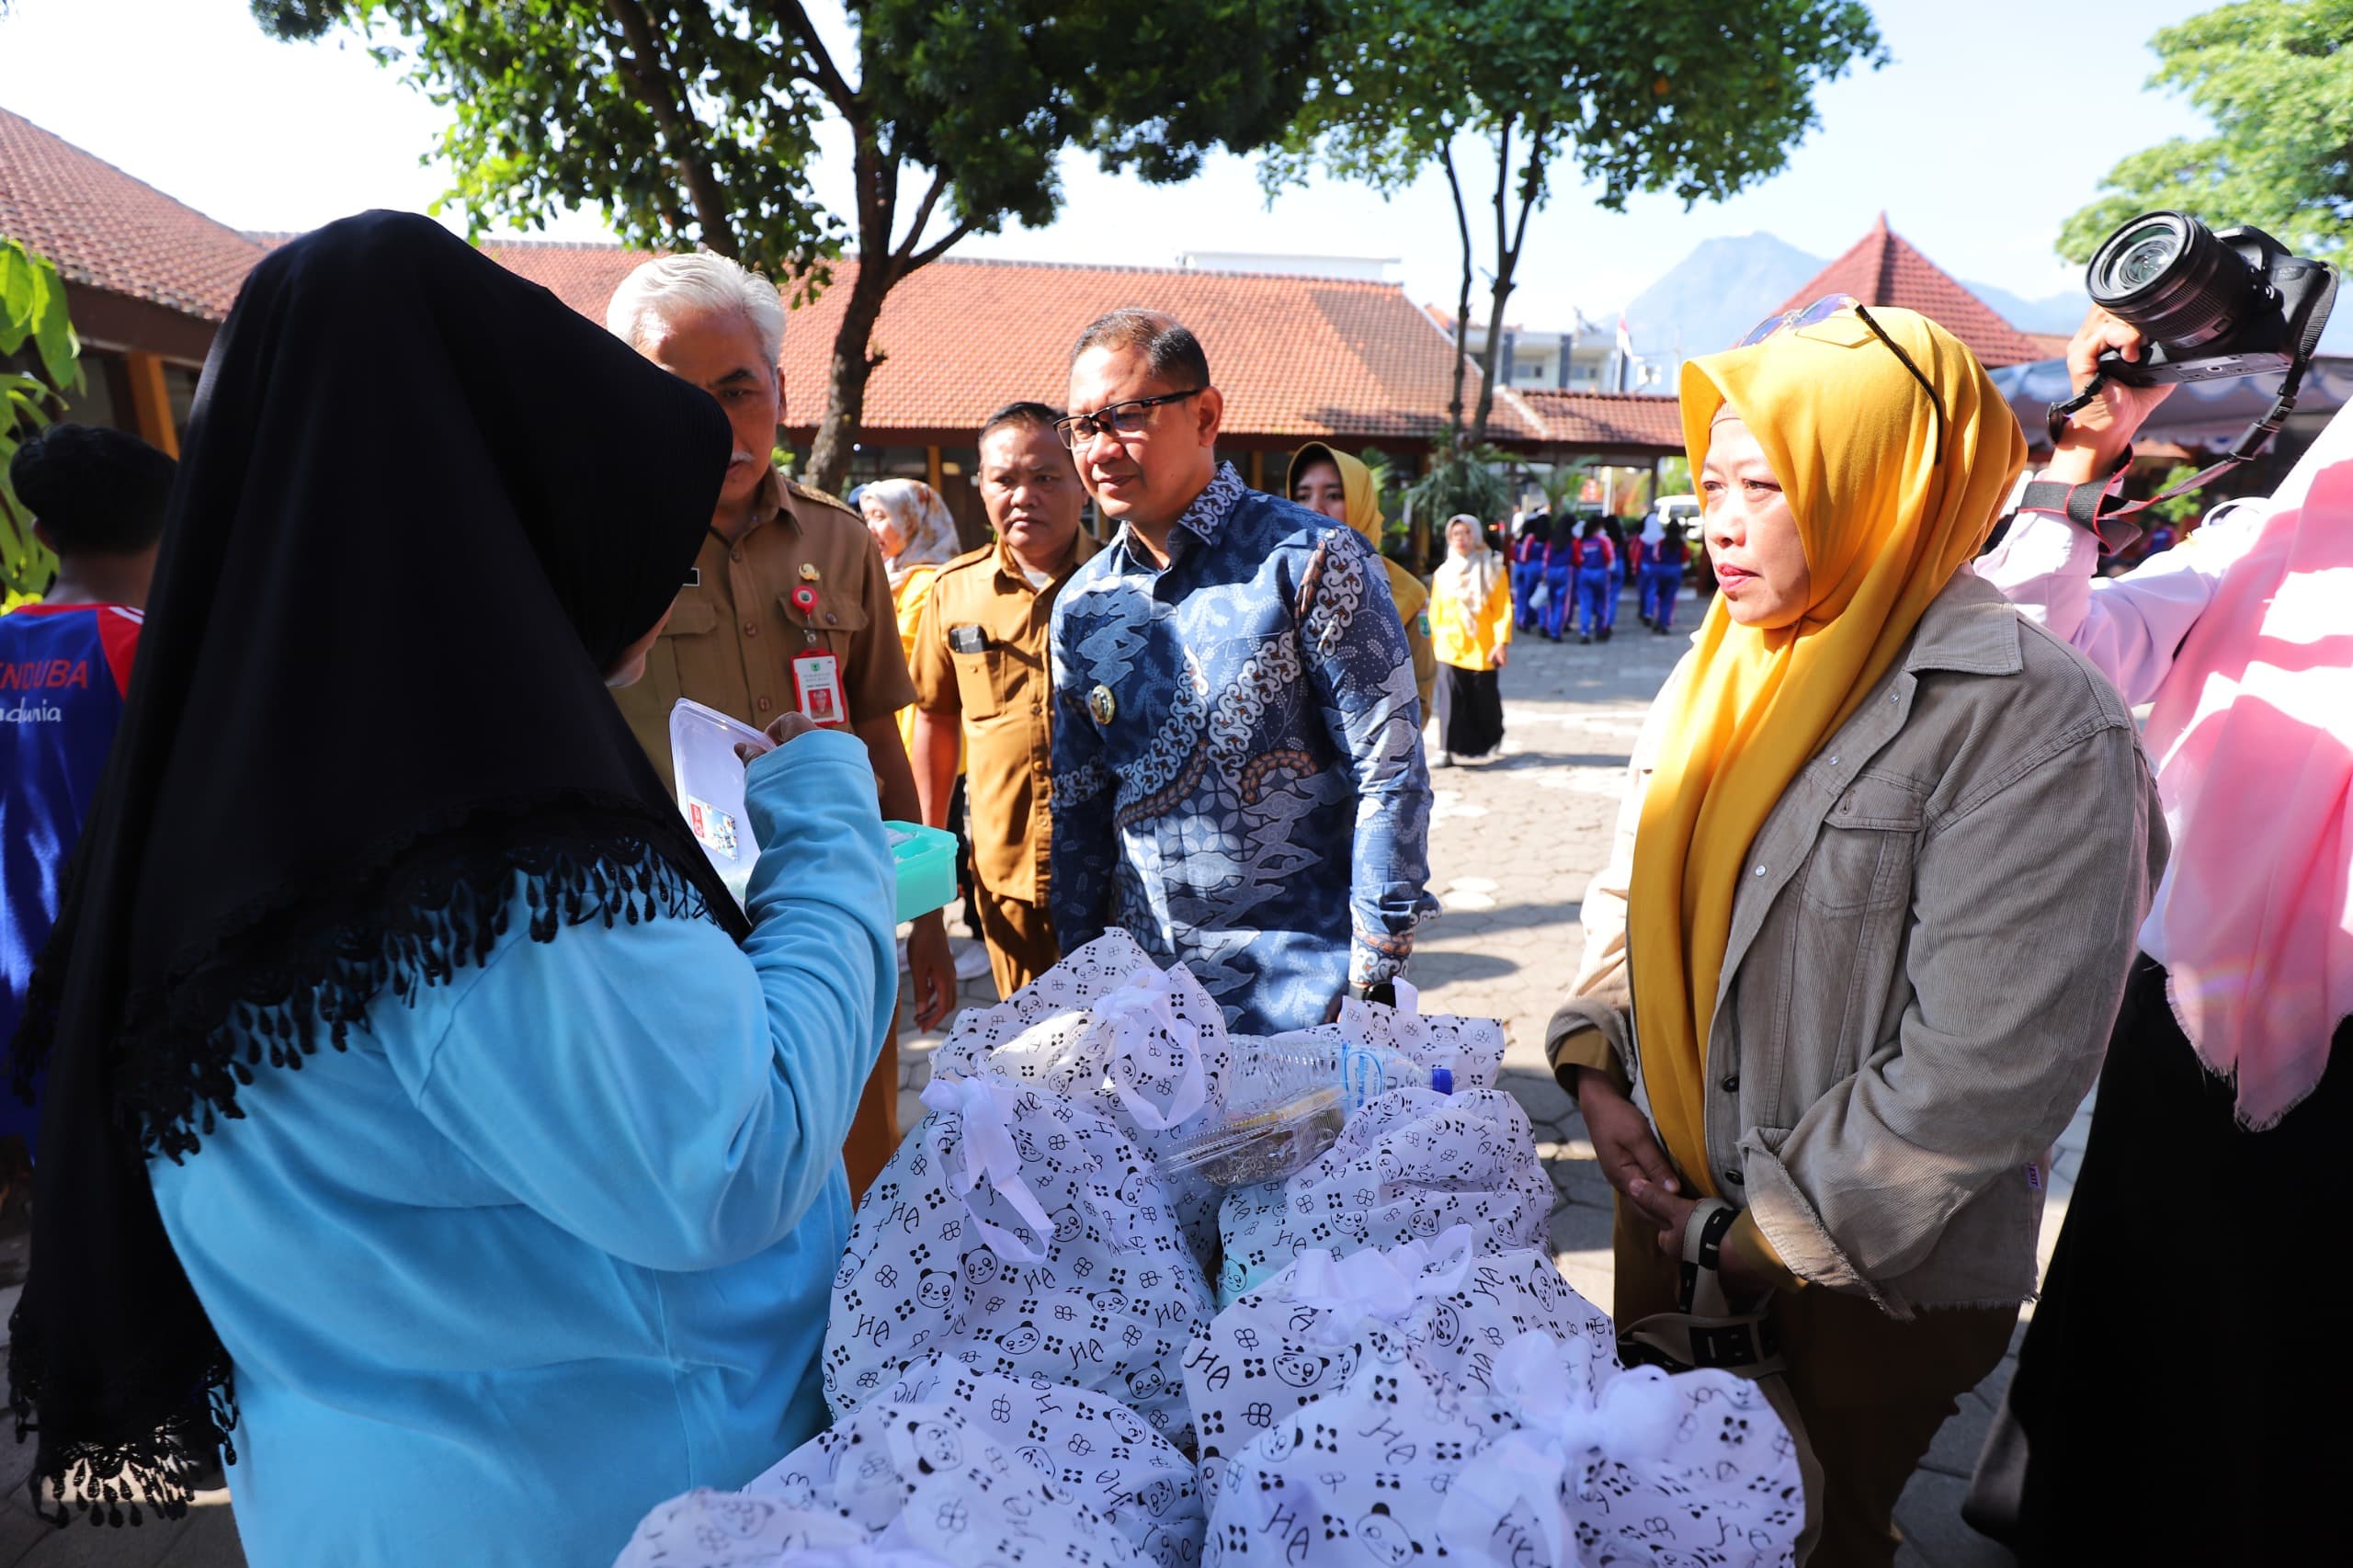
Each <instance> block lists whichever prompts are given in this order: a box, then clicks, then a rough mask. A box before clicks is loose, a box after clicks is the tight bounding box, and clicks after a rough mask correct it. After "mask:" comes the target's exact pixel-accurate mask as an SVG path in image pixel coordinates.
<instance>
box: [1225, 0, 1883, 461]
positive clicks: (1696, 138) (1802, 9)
mask: <svg viewBox="0 0 2353 1568" xmlns="http://www.w3.org/2000/svg"><path fill="white" fill-rule="evenodd" d="M1884 59H1885V51H1884V50H1883V49H1882V47H1881V43H1880V40H1879V34H1878V31H1877V29H1876V28H1875V27H1874V26H1873V24H1872V21H1871V17H1870V12H1869V11H1868V10H1867V9H1866V8H1865V7H1864V6H1862V5H1860V4H1859V3H1857V0H1740V3H1736V4H1722V5H1709V6H1688V5H1661V4H1658V3H1657V0H1370V4H1365V5H1360V6H1356V7H1354V8H1353V9H1352V10H1351V12H1350V14H1349V20H1348V22H1347V26H1346V28H1345V29H1344V31H1343V32H1342V33H1341V34H1340V35H1338V36H1337V37H1336V38H1335V39H1334V40H1332V42H1331V44H1330V45H1329V47H1327V49H1326V50H1325V51H1324V60H1323V63H1322V64H1321V66H1320V67H1319V69H1318V72H1317V74H1316V75H1315V77H1314V79H1313V80H1312V81H1311V82H1310V83H1309V84H1308V91H1307V98H1306V102H1305V104H1304V105H1303V107H1302V111H1301V114H1300V117H1299V119H1298V121H1297V123H1296V125H1295V127H1294V129H1293V131H1292V133H1291V134H1290V136H1289V137H1288V138H1286V140H1285V141H1284V142H1283V144H1282V145H1281V147H1280V148H1279V150H1278V151H1277V152H1276V153H1274V154H1273V155H1271V156H1269V157H1268V158H1267V160H1266V161H1265V163H1264V165H1263V167H1262V176H1263V181H1264V183H1265V185H1266V187H1267V190H1268V192H1269V193H1270V194H1271V193H1272V192H1273V191H1275V190H1277V189H1279V188H1280V187H1282V186H1284V185H1286V184H1290V183H1294V182H1299V181H1302V180H1304V179H1305V178H1306V176H1308V174H1309V173H1310V172H1311V171H1312V170H1313V169H1315V168H1319V167H1321V168H1324V169H1328V170H1330V171H1332V172H1334V173H1336V174H1338V175H1341V176H1345V177H1348V178H1353V179H1358V180H1361V181H1364V182H1365V183H1367V184H1369V185H1370V186H1372V187H1373V188H1375V189H1376V190H1379V191H1381V192H1382V193H1383V194H1384V195H1386V194H1392V193H1394V192H1396V191H1398V190H1401V189H1403V188H1404V187H1405V186H1407V185H1409V184H1411V183H1412V182H1413V181H1414V180H1415V179H1416V178H1418V177H1419V176H1421V175H1422V174H1423V173H1424V172H1426V171H1427V170H1428V169H1429V168H1430V167H1431V166H1432V165H1437V166H1438V167H1439V168H1440V169H1442V170H1443V171H1444V173H1445V175H1446V177H1447V180H1448V183H1449V188H1450V190H1451V192H1452V194H1453V198H1454V206H1455V218H1456V223H1457V228H1458V231H1459V234H1460V239H1461V247H1462V268H1461V283H1462V289H1461V304H1462V308H1461V310H1459V311H1458V312H1457V315H1456V327H1455V332H1456V343H1457V347H1458V348H1459V347H1460V346H1461V341H1462V333H1463V330H1464V329H1463V322H1462V318H1463V316H1464V315H1467V314H1468V306H1469V301H1470V295H1471V283H1472V275H1473V269H1474V267H1475V265H1476V256H1475V253H1474V246H1473V244H1472V221H1471V216H1470V206H1469V203H1468V201H1467V200H1466V199H1465V194H1464V191H1463V187H1462V179H1461V167H1460V166H1459V165H1458V162H1457V158H1458V148H1459V147H1461V145H1462V144H1463V143H1464V142H1465V141H1466V139H1475V140H1476V141H1478V142H1483V143H1484V144H1485V148H1486V151H1487V153H1488V154H1489V155H1490V156H1491V158H1492V160H1493V163H1494V166H1495V176H1494V185H1493V188H1492V190H1491V191H1489V192H1488V193H1487V199H1486V202H1485V205H1486V206H1487V207H1488V208H1489V209H1490V210H1491V214H1492V216H1491V220H1490V219H1483V220H1482V222H1481V227H1482V228H1488V229H1491V233H1490V234H1489V236H1488V238H1487V242H1486V249H1487V254H1488V255H1489V256H1491V257H1492V258H1493V267H1492V268H1491V281H1490V285H1489V289H1488V300H1489V310H1488V330H1487V340H1486V346H1485V348H1484V350H1483V357H1482V373H1483V389H1482V391H1481V393H1480V400H1479V406H1478V409H1477V411H1476V413H1475V414H1474V415H1472V418H1471V419H1470V421H1469V422H1468V423H1467V425H1466V424H1465V423H1464V421H1463V420H1462V418H1461V383H1460V369H1459V366H1460V356H1459V355H1458V357H1457V363H1458V372H1457V374H1458V381H1457V391H1456V394H1455V399H1454V403H1455V407H1454V411H1453V416H1452V420H1451V423H1452V424H1453V426H1455V429H1454V432H1453V439H1452V440H1451V441H1450V442H1449V448H1450V449H1464V448H1475V447H1477V446H1479V445H1481V444H1482V443H1483V442H1484V441H1485V439H1486V426H1487V422H1488V417H1489V415H1490V414H1491V412H1492V410H1493V406H1494V401H1495V382H1496V365H1497V359H1498V357H1499V354H1500V350H1501V347H1502V340H1503V327H1504V324H1505V320H1506V317H1505V311H1506V301H1508V300H1509V299H1510V297H1511V293H1512V290H1513V288H1514V283H1515V278H1516V277H1517V274H1518V267H1519V263H1520V259H1521V257H1522V255H1523V254H1524V250H1525V247H1526V244H1527V238H1528V222H1529V217H1530V216H1531V215H1532V214H1533V213H1534V212H1535V211H1536V210H1538V209H1539V208H1541V207H1542V206H1543V205H1544V204H1545V203H1546V201H1547V200H1548V199H1550V197H1551V194H1552V183H1553V180H1554V178H1555V176H1557V175H1558V174H1559V173H1560V172H1561V170H1562V168H1563V165H1567V166H1568V167H1570V168H1571V169H1573V170H1574V172H1575V174H1576V176H1577V177H1579V178H1580V179H1582V180H1584V181H1586V182H1588V183H1590V184H1591V185H1592V186H1594V187H1596V188H1595V189H1594V193H1593V199H1594V200H1595V201H1596V202H1597V204H1598V205H1600V206H1602V207H1604V208H1608V209H1610V210H1622V209H1623V208H1624V206H1625V203H1626V199H1627V198H1628V197H1630V196H1632V195H1634V194H1635V193H1636V192H1667V193H1671V194H1673V195H1675V196H1677V197H1678V198H1680V199H1682V200H1683V202H1684V203H1685V205H1686V206H1689V205H1691V204H1694V203H1697V202H1699V201H1702V200H1721V199H1724V198H1725V197H1728V196H1731V195H1732V194H1733V193H1734V192H1736V191H1738V190H1740V189H1742V188H1743V187H1746V186H1748V185H1751V184H1753V183H1755V182H1756V181H1757V180H1759V179H1762V178H1763V177H1765V176H1768V175H1770V174H1773V173H1774V172H1776V171H1778V170H1779V168H1781V166H1782V165H1784V163H1786V162H1787V160H1788V156H1789V149H1790V147H1791V146H1792V145H1794V144H1795V143H1796V142H1798V140H1799V139H1800V138H1802V136H1803V135H1804V133H1805V132H1806V131H1808V130H1810V129H1812V128H1813V125H1814V124H1815V123H1816V118H1815V114H1814V108H1813V89H1814V87H1815V86H1816V85H1818V84H1820V83H1823V82H1825V81H1829V80H1831V79H1833V78H1835V77H1836V76H1838V75H1840V74H1844V73H1845V72H1846V70H1847V68H1848V67H1849V66H1850V65H1851V64H1852V63H1853V62H1856V61H1857V60H1861V61H1864V62H1868V63H1871V64H1874V65H1876V64H1879V63H1881V62H1883V61H1884Z"/></svg>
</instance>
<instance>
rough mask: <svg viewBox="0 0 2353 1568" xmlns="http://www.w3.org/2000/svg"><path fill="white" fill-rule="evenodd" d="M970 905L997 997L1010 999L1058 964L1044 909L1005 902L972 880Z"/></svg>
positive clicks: (1011, 900) (1056, 946) (1019, 901)
mask: <svg viewBox="0 0 2353 1568" xmlns="http://www.w3.org/2000/svg"><path fill="white" fill-rule="evenodd" d="M972 901H973V903H976V904H978V905H979V906H980V911H981V939H982V940H983V941H984V942H986V943H987V944H988V945H989V972H990V973H991V974H993V975H995V977H996V994H997V995H998V996H999V997H1006V996H1010V995H1012V994H1014V993H1015V992H1017V991H1018V990H1020V989H1021V988H1022V987H1023V986H1025V985H1027V984H1029V983H1030V982H1031V981H1033V980H1035V979H1037V978H1038V977H1039V976H1040V975H1041V974H1043V973H1045V972H1046V971H1048V970H1050V969H1051V968H1053V967H1054V965H1055V964H1057V963H1059V962H1061V961H1062V956H1063V954H1062V948H1061V946H1060V945H1059V944H1057V943H1056V942H1055V940H1054V926H1053V922H1052V921H1051V919H1049V918H1048V917H1047V915H1046V906H1045V905H1044V904H1042V903H1029V902H1028V901H1026V900H1023V899H1017V898H1006V897H1005V896H1003V895H1002V894H1000V893H997V892H994V891H992V890H991V889H990V888H989V886H988V885H987V884H986V883H985V882H982V881H980V880H979V879H978V878H975V879H973V887H972Z"/></svg>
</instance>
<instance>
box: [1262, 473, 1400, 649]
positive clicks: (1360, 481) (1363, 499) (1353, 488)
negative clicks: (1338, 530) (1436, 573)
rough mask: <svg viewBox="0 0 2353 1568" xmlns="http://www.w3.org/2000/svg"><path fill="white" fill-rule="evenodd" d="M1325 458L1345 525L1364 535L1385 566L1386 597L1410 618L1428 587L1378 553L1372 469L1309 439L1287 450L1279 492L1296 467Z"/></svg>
mask: <svg viewBox="0 0 2353 1568" xmlns="http://www.w3.org/2000/svg"><path fill="white" fill-rule="evenodd" d="M1316 462H1327V463H1330V464H1331V465H1332V466H1333V467H1334V468H1336V469H1338V470H1339V471H1340V499H1341V500H1342V502H1343V503H1344V504H1345V505H1346V506H1347V516H1348V527H1350V528H1354V529H1356V530H1357V532H1358V533H1360V534H1362V535H1363V536H1364V541H1365V542H1366V543H1367V544H1369V545H1370V546H1372V552H1373V554H1375V555H1377V556H1380V557H1381V564H1382V565H1383V566H1385V567H1387V568H1388V569H1389V592H1390V597H1392V598H1394V599H1395V600H1396V601H1397V614H1398V616H1399V618H1400V619H1404V620H1406V621H1409V622H1410V621H1411V620H1412V619H1414V617H1415V616H1417V615H1419V614H1420V613H1421V612H1422V610H1423V608H1425V607H1426V606H1427V605H1428V603H1429V601H1430V594H1429V590H1428V589H1427V588H1426V587H1424V586H1422V583H1421V579H1419V578H1418V577H1415V575H1414V574H1412V573H1411V572H1408V571H1406V570H1405V569H1404V567H1403V566H1400V565H1398V564H1397V563H1396V562H1393V561H1392V560H1390V559H1389V558H1388V557H1387V556H1385V555H1381V524H1382V522H1383V518H1382V517H1381V492H1380V491H1379V490H1377V489H1375V488H1374V486H1373V483H1372V470H1370V469H1369V468H1367V467H1365V465H1364V464H1363V463H1362V462H1361V461H1359V460H1357V459H1355V458H1352V457H1350V456H1348V454H1347V453H1346V452H1344V451H1341V450H1340V449H1338V448H1336V447H1327V446H1325V445H1324V443H1323V442H1321V441H1310V442H1309V443H1308V444H1307V445H1306V446H1303V447H1302V448H1300V449H1299V450H1297V451H1296V452H1293V453H1292V454H1291V458H1290V469H1289V470H1288V471H1287V472H1285V473H1284V475H1283V494H1285V495H1289V494H1290V493H1291V491H1292V490H1293V489H1294V488H1296V487H1297V485H1298V483H1299V471H1300V470H1301V469H1303V468H1305V467H1306V466H1307V465H1308V464H1310V463H1316Z"/></svg>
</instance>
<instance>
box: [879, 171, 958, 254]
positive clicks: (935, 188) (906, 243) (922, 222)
mask: <svg viewBox="0 0 2353 1568" xmlns="http://www.w3.org/2000/svg"><path fill="white" fill-rule="evenodd" d="M947 188H948V176H946V175H944V174H940V173H938V172H934V174H933V175H932V176H931V188H930V189H928V190H926V191H925V192H924V193H923V201H922V203H921V205H919V206H917V207H916V208H915V222H913V223H911V224H909V225H908V226H907V237H906V238H905V239H904V240H903V241H901V242H900V243H899V244H896V245H893V246H892V249H891V259H892V261H894V262H900V261H905V260H906V259H907V258H908V257H910V256H914V255H915V246H916V244H917V242H919V241H920V240H922V238H923V232H924V230H925V229H926V228H928V227H929V226H930V224H931V214H932V210H934V209H935V208H937V207H938V205H939V198H940V195H941V193H942V192H944V191H945V190H947ZM907 270H908V271H910V272H912V271H914V270H915V268H914V267H909V268H908V269H907Z"/></svg>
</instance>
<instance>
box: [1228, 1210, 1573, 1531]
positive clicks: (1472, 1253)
mask: <svg viewBox="0 0 2353 1568" xmlns="http://www.w3.org/2000/svg"><path fill="white" fill-rule="evenodd" d="M1537 1331H1542V1332H1544V1333H1548V1334H1551V1335H1554V1336H1556V1337H1562V1336H1569V1335H1584V1336H1587V1337H1591V1338H1595V1339H1597V1342H1598V1343H1602V1344H1611V1343H1614V1342H1615V1337H1616V1336H1615V1331H1614V1330H1613V1329H1612V1328H1611V1326H1610V1323H1609V1318H1608V1314H1607V1313H1605V1312H1602V1311H1601V1310H1600V1309H1599V1308H1597V1307H1596V1306H1594V1305H1593V1303H1591V1302H1590V1301H1586V1299H1585V1298H1584V1297H1583V1296H1581V1295H1579V1294H1577V1292H1576V1290H1574V1288H1573V1287H1571V1285H1570V1284H1569V1282H1568V1281H1567V1280H1565V1279H1563V1278H1561V1271H1560V1269H1559V1268H1557V1267H1554V1265H1553V1263H1552V1259H1551V1258H1550V1257H1549V1256H1546V1255H1545V1254H1543V1253H1541V1252H1539V1251H1535V1250H1532V1249H1520V1250H1516V1251H1510V1252H1503V1253H1486V1252H1483V1251H1482V1250H1481V1249H1480V1247H1479V1245H1478V1241H1477V1237H1476V1236H1475V1234H1474V1233H1473V1232H1472V1228H1471V1227H1470V1226H1468V1225H1458V1226H1456V1227H1455V1228H1454V1229H1452V1230H1450V1231H1449V1232H1447V1233H1445V1234H1443V1235H1441V1236H1439V1237H1438V1239H1437V1240H1435V1241H1414V1242H1409V1243H1407V1244H1404V1245H1402V1246H1396V1247H1386V1248H1382V1247H1368V1248H1366V1249H1364V1250H1363V1251H1361V1252H1356V1253H1351V1254H1348V1255H1347V1256H1336V1255H1335V1254H1333V1253H1330V1252H1327V1251H1324V1250H1322V1249H1311V1250H1310V1251H1307V1252H1304V1253H1302V1254H1301V1255H1300V1256H1299V1257H1298V1259H1297V1260H1296V1261H1294V1262H1293V1263H1292V1264H1290V1266H1289V1267H1286V1268H1284V1269H1283V1270H1282V1271H1281V1272H1279V1274H1277V1275H1276V1276H1275V1277H1274V1278H1271V1279H1268V1280H1267V1282H1266V1283H1265V1284H1263V1285H1261V1286H1260V1287H1259V1288H1258V1289H1256V1290H1252V1291H1250V1292H1248V1293H1246V1294H1245V1295H1244V1296H1243V1297H1242V1298H1241V1299H1240V1300H1238V1301H1234V1302H1233V1304H1232V1305H1230V1306H1228V1307H1226V1308H1225V1309H1224V1310H1223V1311H1222V1312H1219V1313H1218V1314H1217V1316H1216V1317H1215V1318H1214V1319H1212V1320H1211V1322H1210V1323H1209V1324H1208V1325H1207V1326H1206V1327H1205V1328H1204V1329H1203V1330H1202V1331H1201V1333H1200V1334H1199V1335H1198V1336H1196V1338H1195V1340H1194V1342H1193V1346H1192V1348H1191V1349H1190V1350H1188V1352H1187V1353H1186V1356H1185V1392H1186V1396H1187V1399H1188V1402H1189V1403H1190V1404H1191V1407H1192V1412H1193V1421H1194V1427H1195V1430H1196V1432H1197V1433H1198V1434H1199V1439H1200V1465H1201V1490H1202V1492H1203V1494H1204V1495H1206V1496H1209V1497H1211V1498H1214V1497H1215V1496H1216V1495H1217V1492H1218V1487H1219V1484H1220V1482H1219V1478H1220V1475H1221V1474H1222V1471H1223V1468H1224V1466H1225V1464H1226V1462H1227V1460H1228V1459H1229V1457H1230V1456H1232V1455H1233V1454H1234V1453H1235V1452H1237V1451H1238V1450H1240V1449H1243V1448H1245V1447H1246V1446H1248V1445H1249V1444H1250V1443H1251V1442H1252V1441H1254V1440H1255V1439H1256V1437H1259V1436H1260V1435H1262V1434H1264V1433H1266V1432H1267V1431H1269V1430H1272V1429H1273V1428H1274V1427H1275V1426H1277V1425H1278V1424H1279V1423H1280V1422H1282V1421H1284V1420H1287V1419H1289V1418H1290V1416H1291V1415H1294V1414H1296V1413H1297V1412H1298V1410H1299V1409H1300V1408H1301V1407H1302V1406H1303V1405H1307V1404H1312V1403H1314V1402H1315V1401H1317V1400H1319V1399H1322V1398H1324V1397H1325V1396H1326V1395H1328V1394H1330V1393H1332V1392H1334V1391H1335V1390H1336V1389H1338V1388H1340V1387H1341V1386H1342V1385H1344V1384H1345V1383H1347V1381H1348V1379H1349V1378H1350V1377H1351V1376H1352V1375H1353V1374H1354V1372H1355V1370H1356V1367H1357V1364H1358V1360H1359V1359H1360V1358H1362V1357H1363V1356H1364V1355H1366V1354H1367V1353H1368V1352H1369V1350H1370V1353H1372V1354H1375V1355H1376V1356H1383V1357H1385V1356H1387V1355H1389V1354H1391V1347H1392V1346H1404V1347H1405V1348H1406V1349H1407V1350H1409V1351H1410V1352H1411V1353H1412V1354H1413V1356H1414V1357H1415V1359H1416V1362H1417V1364H1418V1365H1420V1366H1421V1367H1422V1368H1423V1369H1425V1370H1426V1371H1427V1372H1428V1374H1429V1375H1430V1376H1431V1377H1433V1378H1435V1379H1438V1380H1440V1381H1443V1382H1444V1383H1445V1384H1446V1385H1447V1386H1448V1387H1449V1388H1457V1389H1467V1390H1472V1391H1477V1392H1484V1391H1489V1390H1492V1388H1493V1386H1494V1381H1495V1358H1497V1357H1498V1356H1499V1355H1501V1354H1502V1353H1503V1350H1504V1348H1505V1347H1506V1346H1508V1345H1510V1344H1511V1343H1512V1342H1513V1341H1515V1340H1517V1339H1518V1338H1519V1337H1520V1336H1521V1335H1525V1334H1529V1333H1533V1332H1537ZM1376 1342H1378V1343H1377V1344H1376Z"/></svg>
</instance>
